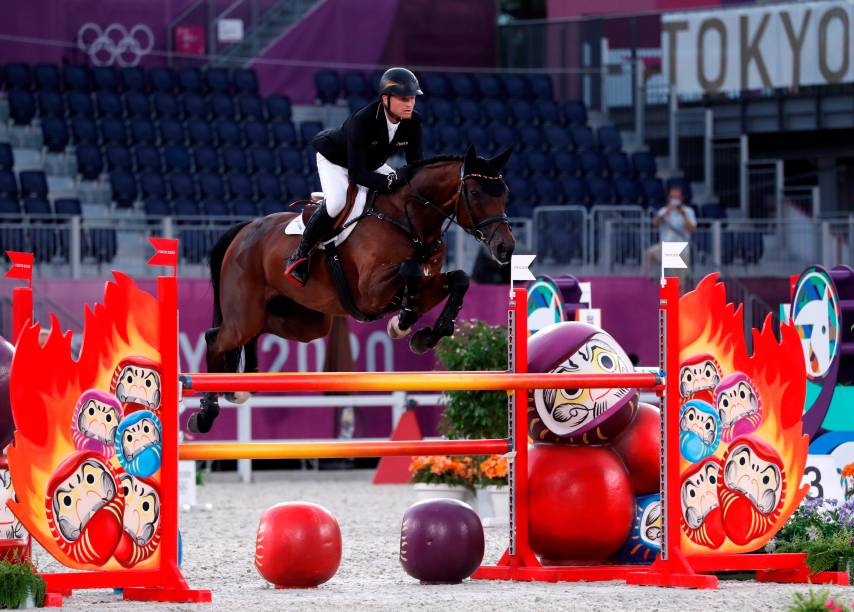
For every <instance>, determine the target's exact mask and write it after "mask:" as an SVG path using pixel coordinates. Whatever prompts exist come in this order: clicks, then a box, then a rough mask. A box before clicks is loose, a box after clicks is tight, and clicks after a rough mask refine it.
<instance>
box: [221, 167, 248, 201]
mask: <svg viewBox="0 0 854 612" xmlns="http://www.w3.org/2000/svg"><path fill="white" fill-rule="evenodd" d="M226 180H227V184H228V193H229V196H230V198H231V199H232V200H254V199H255V193H254V190H253V189H252V181H251V180H250V179H249V177H248V176H247V175H246V174H243V173H242V172H232V173H230V174H228V176H227V179H226Z"/></svg>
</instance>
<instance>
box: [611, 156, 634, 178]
mask: <svg viewBox="0 0 854 612" xmlns="http://www.w3.org/2000/svg"><path fill="white" fill-rule="evenodd" d="M605 164H606V166H607V167H608V173H609V174H610V175H611V176H631V175H632V165H631V163H630V162H629V156H628V155H626V154H625V153H623V152H622V151H619V152H616V153H608V154H607V155H606V156H605Z"/></svg>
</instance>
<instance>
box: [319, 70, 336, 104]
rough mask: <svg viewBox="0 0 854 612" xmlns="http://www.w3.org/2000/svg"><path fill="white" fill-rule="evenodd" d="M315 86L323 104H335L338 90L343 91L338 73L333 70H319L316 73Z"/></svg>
mask: <svg viewBox="0 0 854 612" xmlns="http://www.w3.org/2000/svg"><path fill="white" fill-rule="evenodd" d="M314 87H315V89H316V90H317V99H318V100H319V101H320V103H321V104H335V102H336V101H337V100H338V92H339V91H341V82H340V81H339V79H338V73H336V72H335V71H333V70H318V71H317V72H315V73H314Z"/></svg>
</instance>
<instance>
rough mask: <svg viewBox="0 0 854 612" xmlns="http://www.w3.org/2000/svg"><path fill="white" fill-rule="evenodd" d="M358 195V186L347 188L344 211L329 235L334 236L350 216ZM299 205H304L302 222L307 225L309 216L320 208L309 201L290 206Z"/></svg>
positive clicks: (351, 185) (353, 184) (352, 184)
mask: <svg viewBox="0 0 854 612" xmlns="http://www.w3.org/2000/svg"><path fill="white" fill-rule="evenodd" d="M357 193H359V186H358V185H357V184H356V183H350V185H349V186H348V187H347V200H346V204H344V210H342V211H341V213H340V214H339V215H338V216H337V217H336V218H335V224H334V225H333V226H332V232H331V234H335V233H337V232H338V230H339V229H340V228H341V225H343V223H344V221H345V220H346V219H347V217H348V216H349V215H350V212H351V211H352V210H353V206H355V205H356V194H357ZM300 204H302V205H304V207H303V209H302V222H303V223H308V220H309V219H310V218H311V215H313V214H314V211H316V210H317V209H318V208H320V204H317V203H314V202H312V201H310V200H297V201H296V202H294V203H293V204H291V206H299V205H300Z"/></svg>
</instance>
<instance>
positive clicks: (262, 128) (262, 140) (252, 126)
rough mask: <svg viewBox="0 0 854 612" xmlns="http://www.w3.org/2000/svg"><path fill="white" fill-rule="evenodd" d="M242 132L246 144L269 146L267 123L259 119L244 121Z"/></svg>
mask: <svg viewBox="0 0 854 612" xmlns="http://www.w3.org/2000/svg"><path fill="white" fill-rule="evenodd" d="M242 124H243V134H244V138H245V141H246V144H247V145H249V146H255V147H268V146H270V133H269V132H268V131H267V124H266V123H262V122H260V121H244V122H242Z"/></svg>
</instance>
